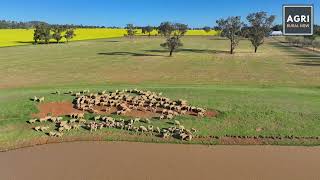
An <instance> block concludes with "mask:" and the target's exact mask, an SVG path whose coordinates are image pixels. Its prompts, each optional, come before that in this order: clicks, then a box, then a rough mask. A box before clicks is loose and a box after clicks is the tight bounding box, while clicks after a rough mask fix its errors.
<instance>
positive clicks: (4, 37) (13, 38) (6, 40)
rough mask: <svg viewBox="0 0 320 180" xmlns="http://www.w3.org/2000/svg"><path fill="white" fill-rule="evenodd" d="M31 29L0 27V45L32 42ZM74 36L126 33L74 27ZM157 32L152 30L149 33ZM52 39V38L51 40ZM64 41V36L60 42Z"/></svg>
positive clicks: (196, 32) (195, 31)
mask: <svg viewBox="0 0 320 180" xmlns="http://www.w3.org/2000/svg"><path fill="white" fill-rule="evenodd" d="M33 31H34V30H33V29H0V47H6V46H17V45H26V44H32V43H33ZM218 33H219V32H217V31H214V30H212V31H210V32H209V33H206V32H205V31H203V30H189V31H188V32H187V33H186V35H200V36H202V35H218ZM75 34H76V36H75V37H74V38H73V39H72V41H79V40H90V39H104V38H115V37H122V36H124V34H126V30H125V29H108V28H104V29H101V28H99V29H86V28H83V29H76V30H75ZM155 34H157V31H155V30H154V31H153V32H152V33H151V35H155ZM137 35H142V33H141V30H140V29H139V30H137ZM52 41H53V40H52ZM63 41H65V40H64V38H63V39H62V42H63Z"/></svg>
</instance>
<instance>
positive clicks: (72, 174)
mask: <svg viewBox="0 0 320 180" xmlns="http://www.w3.org/2000/svg"><path fill="white" fill-rule="evenodd" d="M319 154H320V147H302V146H301V147H296V146H204V145H183V144H180V145H178V144H154V143H148V144H146V143H129V142H73V143H61V144H49V145H42V146H35V147H31V148H24V149H18V150H13V151H9V152H2V153H0V179H5V180H7V179H15V180H20V179H23V180H28V179H32V180H37V179H46V180H50V179H55V180H56V179H59V180H63V179H66V180H70V179H79V180H82V179H83V180H95V179H130V180H136V179H139V180H141V179H142V180H144V179H146V180H149V179H150V180H153V179H155V180H158V179H159V180H160V179H161V180H163V179H168V180H169V179H177V180H178V179H184V180H188V179H192V180H194V179H201V180H206V179H208V180H209V179H210V180H212V179H239V180H241V179H245V180H248V179H260V180H263V179H273V180H274V179H281V180H283V179H290V180H295V179H319V178H320V172H319V171H318V169H319V167H320V156H319Z"/></svg>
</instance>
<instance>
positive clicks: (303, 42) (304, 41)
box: [286, 35, 320, 50]
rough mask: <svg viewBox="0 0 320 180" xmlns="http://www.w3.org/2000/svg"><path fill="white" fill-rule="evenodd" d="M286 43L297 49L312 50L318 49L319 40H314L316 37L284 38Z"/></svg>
mask: <svg viewBox="0 0 320 180" xmlns="http://www.w3.org/2000/svg"><path fill="white" fill-rule="evenodd" d="M286 41H287V42H288V43H289V44H290V45H291V46H297V47H311V48H312V49H313V50H314V49H315V48H320V40H317V39H316V36H315V35H313V36H286Z"/></svg>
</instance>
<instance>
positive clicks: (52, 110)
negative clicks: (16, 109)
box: [32, 102, 82, 118]
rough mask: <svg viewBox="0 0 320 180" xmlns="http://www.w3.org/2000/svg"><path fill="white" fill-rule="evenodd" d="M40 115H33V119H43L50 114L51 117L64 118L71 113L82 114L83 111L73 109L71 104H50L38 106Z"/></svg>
mask: <svg viewBox="0 0 320 180" xmlns="http://www.w3.org/2000/svg"><path fill="white" fill-rule="evenodd" d="M38 110H39V113H36V114H32V116H33V117H37V118H43V117H45V116H47V115H48V114H51V116H63V115H68V114H71V113H80V112H82V111H80V110H77V109H75V108H73V104H72V103H71V102H48V103H40V104H39V105H38Z"/></svg>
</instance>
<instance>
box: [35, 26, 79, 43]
mask: <svg viewBox="0 0 320 180" xmlns="http://www.w3.org/2000/svg"><path fill="white" fill-rule="evenodd" d="M74 36H76V34H75V33H74V29H73V28H69V27H64V26H52V25H48V24H44V23H42V24H38V25H36V26H35V29H34V33H33V40H34V43H35V44H38V43H45V44H48V43H49V42H50V40H51V39H54V40H55V41H56V42H57V43H59V42H60V41H61V40H62V38H65V39H66V41H67V42H69V40H71V39H72V38H73V37H74Z"/></svg>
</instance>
